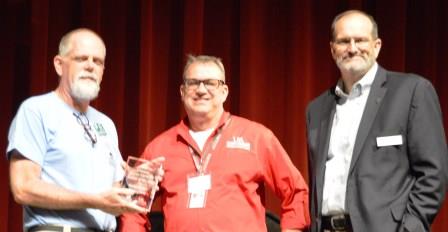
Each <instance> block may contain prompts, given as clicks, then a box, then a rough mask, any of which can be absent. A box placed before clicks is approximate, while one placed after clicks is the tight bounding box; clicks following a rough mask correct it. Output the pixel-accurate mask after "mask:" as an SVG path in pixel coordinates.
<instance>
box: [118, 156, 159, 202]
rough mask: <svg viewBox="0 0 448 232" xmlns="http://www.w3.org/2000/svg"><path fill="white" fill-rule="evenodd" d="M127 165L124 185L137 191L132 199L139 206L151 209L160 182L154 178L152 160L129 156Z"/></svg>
mask: <svg viewBox="0 0 448 232" xmlns="http://www.w3.org/2000/svg"><path fill="white" fill-rule="evenodd" d="M127 165H128V167H127V169H126V176H125V178H124V181H123V185H124V187H127V188H130V189H132V190H134V191H135V193H134V194H133V195H132V196H131V199H130V200H131V201H133V202H135V203H136V204H137V205H138V206H140V207H143V208H146V209H148V210H150V209H151V205H152V201H153V200H154V199H153V198H154V195H155V191H156V186H157V184H158V183H157V181H156V180H154V179H153V174H152V172H154V171H152V170H151V168H150V165H151V162H150V161H148V160H146V159H140V158H136V157H132V156H129V157H128V160H127Z"/></svg>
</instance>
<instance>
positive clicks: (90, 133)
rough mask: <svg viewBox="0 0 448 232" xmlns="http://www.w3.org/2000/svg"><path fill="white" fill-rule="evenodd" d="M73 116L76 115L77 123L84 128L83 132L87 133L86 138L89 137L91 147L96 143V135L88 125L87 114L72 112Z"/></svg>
mask: <svg viewBox="0 0 448 232" xmlns="http://www.w3.org/2000/svg"><path fill="white" fill-rule="evenodd" d="M73 116H75V117H76V119H77V120H78V123H79V124H81V125H82V127H83V128H84V133H85V134H86V135H87V136H86V138H87V139H90V141H91V142H92V147H93V146H94V145H95V144H96V142H97V141H98V140H97V137H96V134H95V132H93V130H92V127H91V126H90V123H89V118H87V116H86V115H85V114H83V113H79V114H76V113H73Z"/></svg>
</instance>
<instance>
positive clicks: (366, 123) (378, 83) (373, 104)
mask: <svg viewBox="0 0 448 232" xmlns="http://www.w3.org/2000/svg"><path fill="white" fill-rule="evenodd" d="M385 82H386V70H384V69H383V68H382V67H380V66H378V71H377V73H376V75H375V80H374V81H373V83H372V87H371V89H370V94H369V96H368V98H367V102H366V106H365V109H364V113H363V115H362V118H361V122H360V124H359V128H358V134H357V135H356V141H355V146H354V148H353V155H352V161H351V164H350V170H349V175H350V173H351V172H352V171H353V167H354V166H355V163H356V162H357V160H358V158H359V155H360V152H361V150H362V147H363V146H364V142H365V140H366V138H367V135H368V134H369V132H370V128H371V127H372V124H373V121H374V120H375V117H376V114H377V113H378V109H379V108H380V106H381V102H382V101H383V98H384V95H385V94H386V91H387V88H386V87H385V85H384V84H385Z"/></svg>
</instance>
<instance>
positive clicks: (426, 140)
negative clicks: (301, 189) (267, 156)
mask: <svg viewBox="0 0 448 232" xmlns="http://www.w3.org/2000/svg"><path fill="white" fill-rule="evenodd" d="M330 47H331V53H332V56H333V58H334V60H335V62H336V64H337V66H338V68H339V70H340V72H341V78H340V80H339V81H338V83H337V85H336V86H335V87H334V88H332V89H330V90H328V91H326V92H324V93H323V94H322V95H320V96H319V97H318V98H316V99H315V100H313V101H312V102H311V103H310V104H309V106H308V109H307V136H308V153H309V169H310V175H309V176H310V198H311V199H310V203H311V204H310V208H311V219H312V226H311V231H313V232H321V231H356V232H358V231H361V232H369V231H372V232H383V231H429V230H430V226H431V223H432V222H433V220H434V218H435V216H436V214H437V212H438V211H439V209H440V207H441V204H442V202H443V200H444V197H445V188H446V183H445V182H446V179H447V177H446V176H447V175H446V173H447V166H448V165H447V162H448V161H447V155H448V152H447V144H446V140H445V133H444V129H443V123H442V113H441V109H440V105H439V101H438V97H437V94H436V92H435V90H434V88H433V86H432V85H431V83H430V82H429V81H427V80H425V79H423V78H422V77H420V76H417V75H414V74H404V73H397V72H390V71H387V70H385V69H384V68H382V67H381V66H379V65H378V64H377V63H376V58H377V57H378V54H379V52H380V48H381V40H380V39H379V38H378V29H377V25H376V23H375V21H374V19H373V18H372V17H371V16H370V15H368V14H366V13H364V12H362V11H356V10H351V11H346V12H343V13H341V14H339V15H338V16H336V17H335V19H334V21H333V24H332V41H331V42H330Z"/></svg>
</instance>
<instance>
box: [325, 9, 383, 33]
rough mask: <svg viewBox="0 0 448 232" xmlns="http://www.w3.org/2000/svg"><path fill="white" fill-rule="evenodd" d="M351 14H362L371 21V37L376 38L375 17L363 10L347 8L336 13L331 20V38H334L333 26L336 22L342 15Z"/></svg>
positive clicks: (376, 26)
mask: <svg viewBox="0 0 448 232" xmlns="http://www.w3.org/2000/svg"><path fill="white" fill-rule="evenodd" d="M351 14H360V15H364V16H365V17H367V18H368V19H369V20H370V22H371V23H372V38H373V39H378V25H377V23H376V21H375V19H374V18H373V17H372V16H371V15H369V14H367V13H366V12H364V11H360V10H348V11H344V12H342V13H340V14H338V15H336V17H334V19H333V22H332V23H331V40H334V39H335V38H336V34H335V33H336V31H335V27H336V23H337V22H338V21H339V20H340V19H341V18H343V17H344V16H347V15H351Z"/></svg>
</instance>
